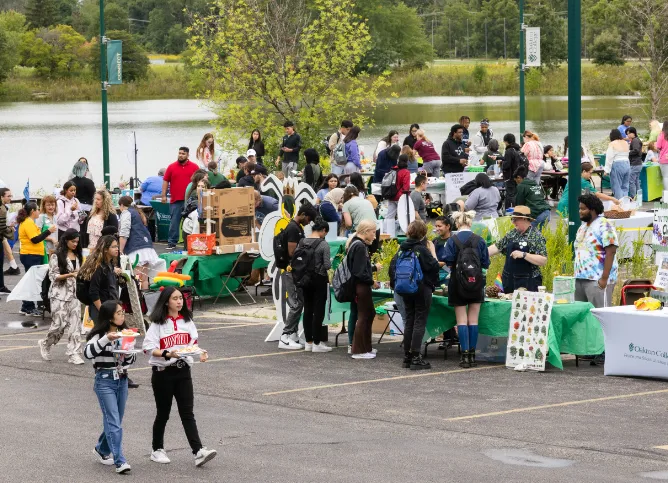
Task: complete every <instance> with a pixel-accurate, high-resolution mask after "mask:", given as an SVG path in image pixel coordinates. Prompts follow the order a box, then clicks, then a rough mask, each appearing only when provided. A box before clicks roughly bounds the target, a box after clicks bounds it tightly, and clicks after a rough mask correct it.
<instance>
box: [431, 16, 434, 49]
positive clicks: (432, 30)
mask: <svg viewBox="0 0 668 483" xmlns="http://www.w3.org/2000/svg"><path fill="white" fill-rule="evenodd" d="M431 48H432V49H433V48H434V19H433V18H432V19H431Z"/></svg>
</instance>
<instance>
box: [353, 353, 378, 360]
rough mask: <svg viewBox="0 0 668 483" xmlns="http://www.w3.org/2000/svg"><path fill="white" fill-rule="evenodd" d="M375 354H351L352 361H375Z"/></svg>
mask: <svg viewBox="0 0 668 483" xmlns="http://www.w3.org/2000/svg"><path fill="white" fill-rule="evenodd" d="M375 357H376V354H374V353H373V352H367V353H365V354H353V359H375Z"/></svg>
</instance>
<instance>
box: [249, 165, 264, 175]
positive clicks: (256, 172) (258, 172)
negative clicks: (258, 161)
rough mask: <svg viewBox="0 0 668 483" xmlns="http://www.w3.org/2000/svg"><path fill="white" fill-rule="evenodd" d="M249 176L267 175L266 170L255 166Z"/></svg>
mask: <svg viewBox="0 0 668 483" xmlns="http://www.w3.org/2000/svg"><path fill="white" fill-rule="evenodd" d="M251 174H263V175H265V176H266V175H267V168H265V167H264V166H260V165H257V166H256V167H255V169H254V170H253V171H251Z"/></svg>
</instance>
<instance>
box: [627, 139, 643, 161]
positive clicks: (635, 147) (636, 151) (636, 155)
mask: <svg viewBox="0 0 668 483" xmlns="http://www.w3.org/2000/svg"><path fill="white" fill-rule="evenodd" d="M629 147H630V148H631V150H630V151H629V161H630V162H631V166H642V141H641V140H640V138H633V139H632V140H631V145H630V146H629Z"/></svg>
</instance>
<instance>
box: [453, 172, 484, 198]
mask: <svg viewBox="0 0 668 483" xmlns="http://www.w3.org/2000/svg"><path fill="white" fill-rule="evenodd" d="M477 175H478V173H472V172H468V171H465V172H463V173H447V174H446V175H445V202H446V203H454V201H455V200H456V199H457V198H459V197H461V196H462V193H461V191H459V188H461V187H462V186H464V185H465V184H466V183H468V182H469V181H473V180H474V179H475V177H476V176H477Z"/></svg>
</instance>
